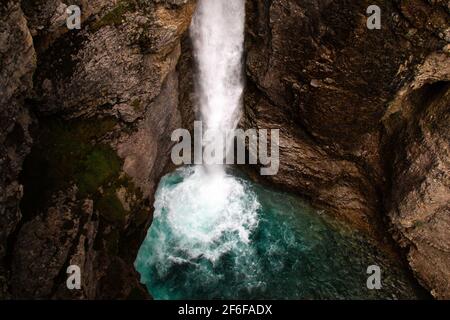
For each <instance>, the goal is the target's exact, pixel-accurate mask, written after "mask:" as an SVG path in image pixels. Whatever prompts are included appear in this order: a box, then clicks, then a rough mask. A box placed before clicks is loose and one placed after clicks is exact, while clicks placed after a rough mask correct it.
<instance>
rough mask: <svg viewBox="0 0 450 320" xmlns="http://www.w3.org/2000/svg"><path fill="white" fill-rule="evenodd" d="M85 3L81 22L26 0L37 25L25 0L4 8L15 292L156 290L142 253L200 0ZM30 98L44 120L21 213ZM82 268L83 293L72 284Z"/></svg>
mask: <svg viewBox="0 0 450 320" xmlns="http://www.w3.org/2000/svg"><path fill="white" fill-rule="evenodd" d="M74 4H77V5H79V6H80V7H81V9H82V17H83V20H82V28H81V29H80V30H68V29H67V28H66V26H65V21H66V17H67V15H66V13H65V9H66V6H65V5H64V4H63V3H62V2H60V1H44V0H38V1H32V2H28V1H24V2H23V3H22V8H23V10H24V11H25V14H26V18H27V20H28V25H27V20H25V16H24V14H23V13H22V11H21V8H20V5H19V4H17V3H16V4H14V5H9V6H6V7H5V8H3V7H2V10H8V11H7V12H8V14H3V11H2V15H1V17H2V18H1V19H2V20H1V25H2V29H3V26H4V25H5V27H6V28H7V29H6V30H7V33H5V34H3V33H2V34H0V35H1V38H0V40H1V41H2V42H1V43H2V49H1V50H2V51H1V54H2V59H1V63H2V69H1V72H2V78H1V81H2V82H0V84H1V85H2V95H1V99H2V100H1V102H2V111H1V112H2V114H1V121H2V123H1V124H2V128H8V130H9V131H5V136H3V131H2V136H1V137H2V141H6V140H8V139H9V140H8V141H10V142H8V143H6V144H4V148H5V152H3V150H2V158H3V157H4V155H5V156H8V157H9V158H7V159H6V158H5V159H6V160H5V161H3V160H2V161H3V162H2V167H1V170H2V179H3V178H4V177H5V179H7V180H5V181H3V180H2V181H1V182H2V183H1V185H0V188H2V189H1V190H2V198H1V201H2V203H1V209H2V212H1V215H0V219H2V228H1V232H2V233H1V239H0V240H1V243H0V245H1V256H0V258H2V269H1V270H2V282H1V284H2V286H4V287H5V288H4V289H5V290H4V291H5V296H8V295H10V294H11V295H12V297H14V298H75V299H101V298H108V299H114V298H118V299H125V298H148V294H147V292H146V290H145V289H144V288H143V287H142V286H141V285H140V283H139V278H138V274H137V273H136V271H134V268H133V262H134V259H135V256H136V253H137V250H138V248H139V246H140V244H141V242H142V240H143V237H144V236H145V232H146V230H147V227H148V225H149V223H150V222H151V217H152V209H151V202H152V197H153V194H154V191H155V187H156V185H157V183H158V180H159V179H160V177H161V176H162V174H164V172H165V171H164V170H165V167H166V165H167V163H168V161H169V155H170V148H171V146H172V141H171V140H170V137H171V132H172V131H173V130H174V129H176V128H179V127H181V115H180V114H181V113H180V112H181V111H180V108H179V95H180V92H179V81H178V77H179V74H178V72H177V64H178V60H179V58H180V54H181V49H180V48H181V38H182V36H183V34H184V33H185V32H186V30H187V28H188V26H189V24H190V21H191V16H192V14H193V11H194V8H195V1H193V0H189V1H188V0H184V1H173V0H168V1H146V0H136V1H135V0H129V1H103V0H98V1H83V0H80V1H74ZM5 12H6V11H5ZM4 17H7V18H4ZM29 30H30V31H29ZM9 33H11V36H10V35H9ZM30 34H32V35H33V37H34V38H33V40H34V44H33V42H32V38H31V35H30ZM13 35H14V36H13ZM4 43H5V45H3V44H4ZM4 48H6V49H4ZM3 50H5V52H3ZM34 50H36V51H37V68H36V70H35V74H34V78H33V79H32V74H33V71H34V67H35V63H34ZM3 55H5V57H7V58H5V59H3ZM3 73H5V75H3ZM5 80H6V82H4V81H5ZM32 80H33V81H32ZM33 85H34V91H33V92H31V91H30V90H29V89H30V87H31V86H33ZM4 87H5V90H6V94H3V88H4ZM25 96H28V100H27V105H26V106H27V107H28V108H29V109H30V110H31V113H32V115H33V119H34V122H35V123H36V125H35V126H33V133H34V137H35V139H34V140H35V143H34V146H33V148H32V150H31V153H30V155H29V156H28V157H27V159H26V160H25V163H24V166H23V172H22V174H21V179H20V181H21V182H22V183H23V184H24V198H23V200H22V202H21V206H20V209H21V211H19V209H18V203H19V200H20V197H21V195H20V191H21V188H20V186H19V184H18V182H17V176H18V174H19V172H20V170H21V167H22V160H23V158H24V156H25V154H26V152H28V151H29V143H28V144H24V143H23V142H22V141H15V140H13V139H12V138H9V136H8V133H9V132H11V133H13V134H14V139H18V137H20V135H18V134H17V132H18V131H19V129H20V128H21V127H20V125H22V123H24V125H27V124H28V123H27V122H26V121H25V120H27V118H25V117H24V116H21V115H20V111H21V110H23V107H22V105H23V104H22V100H19V97H25ZM7 103H15V105H14V108H13V107H8V108H7V109H5V108H3V105H4V104H7ZM18 106H19V107H20V108H19V107H18ZM26 128H27V127H25V129H24V130H26ZM26 135H28V133H26ZM21 136H22V137H24V136H25V133H23V134H22V135H21ZM27 137H28V136H27ZM23 139H25V138H23ZM28 139H29V138H28ZM19 147H20V148H22V149H19ZM2 148H3V145H2ZM14 148H16V149H14ZM19 152H21V153H23V155H20V157H19ZM4 164H5V165H4ZM3 172H5V174H3ZM3 188H5V190H8V192H5V193H4V192H3ZM14 190H16V191H14ZM3 194H5V195H6V196H5V199H3ZM21 213H22V216H23V217H22V218H21ZM3 221H5V222H3ZM3 226H7V228H6V227H5V228H4V227H3ZM6 240H8V241H6ZM5 254H6V255H7V257H6V258H5V262H4V263H3V256H4V255H5ZM70 265H78V266H79V267H80V268H81V272H82V290H72V291H71V290H68V289H67V287H66V279H67V276H68V275H67V274H66V269H67V267H68V266H70Z"/></svg>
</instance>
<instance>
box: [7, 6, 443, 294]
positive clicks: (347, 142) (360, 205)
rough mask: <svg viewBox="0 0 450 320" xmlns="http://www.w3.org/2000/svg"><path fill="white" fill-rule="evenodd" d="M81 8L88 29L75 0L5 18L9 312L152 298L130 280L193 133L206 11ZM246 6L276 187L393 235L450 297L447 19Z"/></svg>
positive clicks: (393, 10)
mask: <svg viewBox="0 0 450 320" xmlns="http://www.w3.org/2000/svg"><path fill="white" fill-rule="evenodd" d="M72 2H73V4H76V5H79V6H80V7H81V10H82V28H81V30H71V31H70V30H68V29H67V27H66V26H65V20H66V17H67V16H66V13H65V10H66V8H67V5H66V4H65V2H64V1H60V0H34V1H22V2H21V3H19V2H18V1H13V0H8V1H4V2H2V4H1V5H0V67H1V68H0V73H1V77H0V89H1V90H0V91H1V94H0V106H1V108H0V128H1V129H2V130H1V131H0V139H1V142H2V143H1V147H0V148H1V153H0V155H1V158H0V159H1V160H0V173H1V175H0V226H1V227H0V297H2V298H5V297H6V298H11V297H14V298H78V299H83V298H84V299H85V298H90V299H93V298H122V299H123V298H148V294H147V293H146V291H145V289H144V288H142V286H141V285H140V284H139V281H138V275H137V273H136V272H135V271H134V268H133V265H132V264H133V260H134V258H135V255H136V252H137V249H138V247H139V245H140V243H141V241H142V239H143V237H144V233H145V232H146V229H147V227H148V226H149V224H150V222H151V215H152V202H153V199H152V198H153V194H154V191H155V188H156V184H157V182H158V180H159V178H160V177H161V175H162V174H163V173H164V172H165V170H166V165H167V164H168V156H169V153H170V147H171V141H170V133H171V132H172V130H173V129H175V128H179V127H185V128H191V126H192V123H193V120H194V112H193V109H194V106H195V97H194V96H193V94H192V93H193V76H192V66H193V59H192V54H191V49H190V44H189V40H188V38H187V36H186V32H185V31H186V29H187V27H188V25H189V23H190V20H191V16H192V14H193V11H194V9H195V1H194V0H112V1H111V0H94V1H88V0H75V1H72ZM246 4H247V27H246V49H247V50H246V71H247V76H248V77H247V89H246V93H245V112H244V118H243V121H242V125H243V126H244V127H251V128H255V127H259V128H279V129H280V130H281V132H280V138H281V146H280V165H281V166H280V172H279V173H278V175H276V176H273V177H270V178H269V180H268V182H270V183H272V184H275V185H277V186H279V187H282V188H285V189H287V190H291V191H294V192H297V193H300V194H302V195H303V196H305V197H307V198H309V199H310V200H311V201H312V203H314V204H315V205H317V206H318V207H322V208H324V209H326V211H328V212H329V213H331V214H334V215H336V216H338V217H340V218H341V219H343V220H346V221H347V222H350V223H351V224H353V225H354V226H355V227H357V228H359V229H362V230H364V231H366V232H368V233H369V234H371V235H372V236H373V237H374V238H375V239H378V240H379V241H381V242H385V239H384V238H386V237H388V233H387V232H386V229H387V225H388V226H389V228H390V233H391V234H393V235H394V239H395V240H396V241H397V243H398V244H400V246H402V247H403V248H404V249H405V251H406V253H407V257H408V261H409V264H410V266H411V268H412V269H413V271H414V272H415V274H416V276H417V278H418V279H419V280H420V281H421V283H422V284H423V285H424V286H425V287H426V288H428V289H429V290H430V291H431V292H432V293H433V294H434V295H435V296H436V297H437V298H449V297H450V284H449V279H450V269H449V266H450V242H449V241H450V238H449V235H448V229H449V224H450V219H449V217H450V199H449V198H450V190H449V189H450V185H449V183H448V181H450V179H449V172H450V170H449V166H450V163H449V159H450V158H449V139H450V127H449V125H448V124H449V114H450V112H449V111H450V110H449V108H450V98H449V79H450V70H449V68H450V64H449V59H448V58H449V54H450V53H449V52H450V49H449V44H448V42H449V40H450V31H449V25H448V21H449V10H450V9H449V7H448V3H447V2H446V1H443V0H436V1H425V0H395V1H383V0H377V1H353V0H343V1H332V0H302V1H296V0H247V1H246ZM372 4H377V5H379V6H380V7H381V9H382V30H368V29H367V28H366V16H365V12H366V8H367V7H368V6H369V5H372ZM74 264H75V265H78V266H80V267H81V271H82V282H83V285H82V288H83V290H80V291H77V290H75V291H69V290H67V288H66V285H65V280H66V278H67V274H66V269H67V267H68V266H69V265H74Z"/></svg>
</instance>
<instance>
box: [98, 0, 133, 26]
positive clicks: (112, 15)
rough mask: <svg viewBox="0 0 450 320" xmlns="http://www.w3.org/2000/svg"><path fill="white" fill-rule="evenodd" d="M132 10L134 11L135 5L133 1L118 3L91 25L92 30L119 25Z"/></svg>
mask: <svg viewBox="0 0 450 320" xmlns="http://www.w3.org/2000/svg"><path fill="white" fill-rule="evenodd" d="M134 10H136V3H135V2H134V1H130V0H128V1H120V2H119V3H118V4H117V5H116V6H115V7H114V8H113V9H112V10H111V11H109V12H108V13H107V14H105V15H104V16H103V17H102V18H101V19H100V20H98V21H96V22H94V23H93V24H92V30H93V31H97V30H99V29H101V28H103V27H104V26H118V25H121V24H122V23H123V19H124V17H125V14H126V13H128V12H132V11H134Z"/></svg>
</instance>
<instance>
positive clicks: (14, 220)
mask: <svg viewBox="0 0 450 320" xmlns="http://www.w3.org/2000/svg"><path fill="white" fill-rule="evenodd" d="M35 66H36V57H35V51H34V48H33V40H32V38H31V34H30V32H29V30H28V28H27V21H26V19H25V16H24V14H23V12H22V10H21V8H20V5H19V4H18V3H17V2H16V1H4V2H2V4H0V128H1V130H0V298H1V297H3V296H5V297H7V296H8V290H7V278H8V270H7V269H8V268H7V267H6V266H5V264H6V261H5V259H6V258H5V256H6V255H7V243H8V239H9V237H10V235H11V233H12V232H14V230H15V228H16V226H17V224H18V223H19V221H20V219H21V213H20V210H19V201H20V199H21V198H22V193H23V186H22V185H21V184H20V183H19V181H18V175H19V172H20V170H21V168H22V162H23V159H24V158H25V156H26V155H27V153H28V152H29V148H30V145H31V137H30V134H29V131H28V127H29V124H30V122H31V119H30V116H29V114H28V112H27V110H26V108H24V97H25V96H26V95H27V94H29V93H30V90H31V88H32V76H33V71H34V69H35Z"/></svg>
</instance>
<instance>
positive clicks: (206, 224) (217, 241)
mask: <svg viewBox="0 0 450 320" xmlns="http://www.w3.org/2000/svg"><path fill="white" fill-rule="evenodd" d="M244 2H245V1H244V0H200V1H199V2H198V7H197V11H196V14H195V16H194V19H193V22H192V25H191V37H192V41H193V47H194V56H195V59H196V65H197V68H198V70H197V73H196V75H197V79H196V82H197V94H198V96H199V103H200V109H201V116H202V120H203V123H204V127H205V128H206V129H207V130H206V131H213V132H217V133H218V136H220V137H224V136H225V135H226V134H227V133H228V132H229V131H231V129H234V128H235V127H236V126H237V123H238V121H239V116H240V111H241V104H242V101H241V99H242V93H243V87H244V85H243V79H242V78H243V76H242V62H243V61H242V60H243V59H242V57H243V44H244V20H245V7H244ZM203 141H204V148H208V144H212V143H216V142H215V141H214V139H203ZM225 148H228V146H225ZM178 171H179V175H180V176H182V179H183V180H182V181H178V182H177V183H175V184H173V185H172V184H168V185H166V186H160V188H159V189H158V191H157V194H156V201H155V221H154V222H153V226H152V228H151V229H150V237H153V238H155V239H158V250H157V251H156V252H152V253H151V254H150V258H149V261H147V263H148V264H149V265H158V268H157V270H158V272H159V273H162V274H164V273H165V272H166V271H167V270H169V269H170V267H171V265H173V264H182V263H194V264H195V263H196V261H197V260H198V259H207V260H208V261H210V262H212V263H213V264H214V263H215V262H217V261H218V260H219V259H220V258H221V257H222V256H223V255H224V254H226V253H227V252H230V251H233V250H239V251H240V252H248V254H244V255H242V256H243V257H249V256H251V253H250V252H249V251H251V250H252V249H251V246H250V242H251V240H250V235H251V233H252V231H253V230H255V228H256V227H257V226H258V209H259V202H258V200H257V198H256V195H255V194H254V193H253V191H252V190H249V188H248V187H247V186H246V185H245V184H244V182H243V181H242V180H240V179H238V178H236V177H234V176H232V175H228V174H227V173H226V172H225V168H224V166H222V165H218V166H214V167H210V166H208V168H206V167H204V166H200V165H198V166H194V167H183V168H180V169H178ZM168 234H170V235H171V241H167V240H166V238H167V235H168ZM249 273H250V274H254V272H249ZM162 274H161V276H163V275H162Z"/></svg>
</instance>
